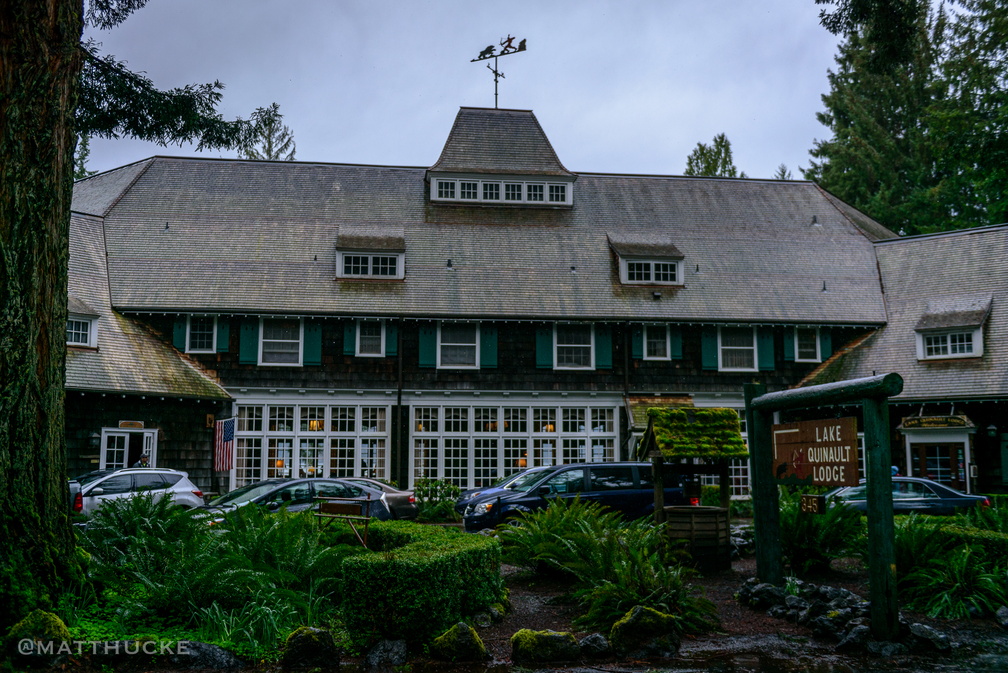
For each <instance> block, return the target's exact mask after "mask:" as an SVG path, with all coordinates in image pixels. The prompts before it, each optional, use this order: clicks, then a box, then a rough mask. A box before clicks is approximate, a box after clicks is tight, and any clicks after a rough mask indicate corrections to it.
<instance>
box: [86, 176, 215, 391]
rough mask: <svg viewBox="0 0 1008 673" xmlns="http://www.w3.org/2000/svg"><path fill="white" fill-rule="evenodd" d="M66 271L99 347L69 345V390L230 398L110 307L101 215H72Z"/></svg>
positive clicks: (175, 353)
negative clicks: (91, 321) (92, 318)
mask: <svg viewBox="0 0 1008 673" xmlns="http://www.w3.org/2000/svg"><path fill="white" fill-rule="evenodd" d="M113 182H114V181H113ZM69 272H70V274H69V292H70V299H69V302H68V304H69V308H70V310H71V311H74V312H78V313H82V314H87V315H93V316H97V321H96V322H97V328H98V348H97V349H92V348H68V349H67V358H66V388H67V390H72V391H81V392H86V391H95V392H97V391H101V392H104V391H109V390H114V391H116V392H117V393H123V394H138V395H171V396H173V397H188V398H199V399H208V400H215V399H221V400H225V399H230V395H228V394H227V392H225V390H224V389H223V388H222V387H221V386H219V385H218V384H217V383H216V382H215V381H214V380H213V378H211V377H210V376H209V375H208V374H207V373H205V372H204V371H203V370H202V369H200V368H198V367H197V366H196V365H195V364H193V363H192V362H190V361H189V360H188V359H187V358H185V356H183V355H181V354H180V353H178V351H176V350H174V349H173V348H172V347H171V346H169V345H167V344H166V343H164V341H163V340H162V339H160V338H158V337H157V336H156V335H155V334H153V333H152V332H151V331H150V329H149V328H147V327H146V326H144V325H142V324H141V323H139V322H136V321H134V320H132V319H131V318H128V317H126V316H123V315H121V314H119V313H117V312H116V311H114V310H112V307H111V305H110V304H109V293H108V282H107V278H106V275H105V250H104V245H103V238H102V223H101V220H100V219H98V218H95V217H90V216H85V215H79V214H74V215H73V216H72V217H71V219H70V264H69Z"/></svg>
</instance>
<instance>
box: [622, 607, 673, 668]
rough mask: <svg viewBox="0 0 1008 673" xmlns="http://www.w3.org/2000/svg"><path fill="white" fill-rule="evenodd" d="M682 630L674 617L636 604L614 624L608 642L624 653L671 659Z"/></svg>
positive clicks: (641, 656)
mask: <svg viewBox="0 0 1008 673" xmlns="http://www.w3.org/2000/svg"><path fill="white" fill-rule="evenodd" d="M679 634H680V627H679V622H678V621H677V620H676V618H675V617H673V616H672V615H667V614H665V613H664V612H658V611H657V610H655V609H653V608H648V607H644V606H641V605H637V606H634V607H633V608H632V609H631V610H630V611H629V612H627V613H626V614H625V615H624V616H623V618H622V619H620V620H619V621H618V622H616V623H615V624H613V627H612V631H611V632H610V633H609V643H610V644H611V645H612V648H613V649H614V650H615V651H616V653H617V654H619V655H620V656H621V657H628V658H632V659H652V658H661V659H669V658H672V657H674V656H675V655H676V654H678V653H679V645H680V643H681V639H680V636H679Z"/></svg>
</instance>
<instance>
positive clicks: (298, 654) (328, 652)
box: [280, 626, 340, 671]
mask: <svg viewBox="0 0 1008 673" xmlns="http://www.w3.org/2000/svg"><path fill="white" fill-rule="evenodd" d="M339 662H340V653H339V648H338V647H336V641H335V640H334V639H333V635H332V633H331V632H329V631H327V630H326V629H316V628H313V627H310V626H301V627H299V628H297V629H295V630H294V631H292V632H291V634H290V635H289V636H287V640H286V641H285V642H284V647H283V656H282V657H281V659H280V663H281V665H282V666H283V668H284V670H288V671H289V670H301V669H310V668H325V669H332V668H339Z"/></svg>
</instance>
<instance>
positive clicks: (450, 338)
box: [437, 322, 479, 369]
mask: <svg viewBox="0 0 1008 673" xmlns="http://www.w3.org/2000/svg"><path fill="white" fill-rule="evenodd" d="M437 352H438V360H437V366H438V368H439V369H476V368H478V367H479V323H461V322H443V323H439V324H438V351H437Z"/></svg>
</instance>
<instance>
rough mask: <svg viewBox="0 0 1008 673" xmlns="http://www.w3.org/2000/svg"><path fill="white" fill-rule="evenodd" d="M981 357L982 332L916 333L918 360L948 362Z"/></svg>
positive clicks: (975, 330)
mask: <svg viewBox="0 0 1008 673" xmlns="http://www.w3.org/2000/svg"><path fill="white" fill-rule="evenodd" d="M981 355H983V330H982V329H981V328H980V327H977V328H974V329H957V330H948V331H942V332H917V359H918V360H950V359H955V358H975V357H980V356H981Z"/></svg>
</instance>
